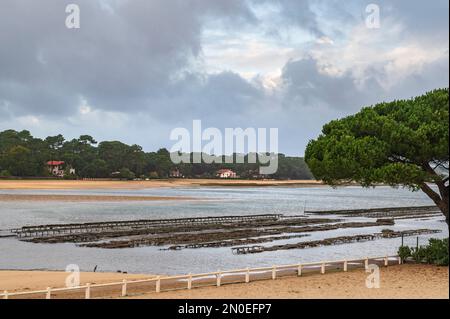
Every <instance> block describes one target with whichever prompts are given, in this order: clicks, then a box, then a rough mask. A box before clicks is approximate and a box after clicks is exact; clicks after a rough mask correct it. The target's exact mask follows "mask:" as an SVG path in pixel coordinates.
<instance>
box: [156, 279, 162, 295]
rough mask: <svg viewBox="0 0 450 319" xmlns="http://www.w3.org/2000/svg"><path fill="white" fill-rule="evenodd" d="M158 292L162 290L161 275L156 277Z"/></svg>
mask: <svg viewBox="0 0 450 319" xmlns="http://www.w3.org/2000/svg"><path fill="white" fill-rule="evenodd" d="M156 292H161V277H160V276H158V277H156Z"/></svg>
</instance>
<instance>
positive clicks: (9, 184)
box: [0, 179, 322, 190]
mask: <svg viewBox="0 0 450 319" xmlns="http://www.w3.org/2000/svg"><path fill="white" fill-rule="evenodd" d="M320 185H322V183H321V182H319V181H312V180H291V181H276V180H255V181H250V180H231V179H230V180H219V179H167V180H150V181H108V180H105V181H82V180H80V181H72V180H70V181H68V180H0V189H1V190H16V189H26V190H34V189H36V190H38V189H42V190H53V189H145V188H159V187H202V186H205V187H206V186H222V187H228V186H229V187H239V186H241V187H258V186H291V187H295V186H297V187H308V186H320Z"/></svg>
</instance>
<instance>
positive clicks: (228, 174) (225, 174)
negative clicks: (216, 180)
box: [216, 169, 237, 178]
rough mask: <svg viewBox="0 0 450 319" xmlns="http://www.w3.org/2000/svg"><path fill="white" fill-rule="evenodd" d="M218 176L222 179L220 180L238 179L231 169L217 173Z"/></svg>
mask: <svg viewBox="0 0 450 319" xmlns="http://www.w3.org/2000/svg"><path fill="white" fill-rule="evenodd" d="M216 176H217V177H220V178H236V177H237V175H236V173H235V172H233V171H232V170H231V169H220V170H218V171H217V174H216Z"/></svg>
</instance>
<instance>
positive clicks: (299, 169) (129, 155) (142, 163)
mask: <svg viewBox="0 0 450 319" xmlns="http://www.w3.org/2000/svg"><path fill="white" fill-rule="evenodd" d="M190 158H191V162H192V159H193V154H192V153H191V154H190ZM48 161H64V162H65V163H66V165H67V166H69V167H71V168H74V169H75V170H76V176H75V177H80V178H110V177H118V178H124V179H132V178H134V177H139V178H142V177H145V178H147V177H148V178H167V177H169V176H170V172H171V171H172V170H175V169H178V170H179V171H180V173H181V174H182V175H183V176H184V177H190V178H196V177H201V178H215V177H216V172H217V170H219V169H221V168H229V169H233V170H234V171H235V172H236V173H237V174H238V175H239V176H241V177H242V178H253V176H255V175H257V174H258V173H257V172H258V169H259V166H260V164H259V163H254V164H249V163H247V162H248V161H247V160H246V163H243V164H240V163H236V162H235V163H234V164H219V163H212V164H207V163H204V162H203V163H198V164H190V163H181V164H178V165H175V164H173V163H172V161H171V158H170V153H169V151H168V150H167V149H165V148H162V149H160V150H158V151H156V152H149V153H147V152H144V151H143V149H142V147H141V146H139V145H127V144H125V143H122V142H119V141H103V142H100V143H98V142H97V141H96V140H95V139H94V138H93V137H91V136H89V135H81V136H80V137H79V138H77V139H72V140H66V139H65V138H64V136H62V135H56V136H49V137H47V138H45V139H39V138H34V137H33V136H32V135H31V134H30V132H28V131H21V132H17V131H14V130H7V131H3V132H0V176H18V177H41V176H49V171H48V169H47V167H46V163H47V162H48ZM223 163H225V159H223ZM271 177H272V178H275V179H312V178H313V177H312V174H311V172H310V171H309V169H308V167H307V166H306V164H305V161H304V159H303V158H301V157H285V156H284V155H283V154H279V169H278V171H277V173H276V174H274V175H272V176H271Z"/></svg>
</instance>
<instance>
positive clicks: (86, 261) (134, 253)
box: [0, 186, 448, 274]
mask: <svg viewBox="0 0 450 319" xmlns="http://www.w3.org/2000/svg"><path fill="white" fill-rule="evenodd" d="M0 194H70V195H123V196H126V195H136V196H138V195H153V196H188V197H194V198H202V200H193V201H154V202H40V201H37V202H27V201H16V202H1V203H0V205H1V206H0V230H5V229H10V228H14V227H21V226H25V225H40V224H58V223H83V222H96V221H108V220H134V219H159V218H179V217H200V216H220V215H247V214H248V215H251V214H267V213H280V214H285V215H299V214H303V213H304V211H305V209H306V210H307V211H317V210H336V209H358V208H377V207H378V208H382V207H402V206H426V205H433V203H432V201H431V200H430V199H428V197H427V196H426V195H425V194H423V193H422V192H411V191H409V190H406V189H393V188H390V187H377V188H375V189H372V188H370V189H365V188H361V187H357V186H351V187H340V188H337V189H333V188H330V187H235V188H233V187H228V188H227V187H190V188H158V189H139V190H117V189H113V190H111V189H108V190H51V191H44V190H39V191H36V190H29V191H28V190H27V191H25V190H20V191H19V190H17V191H11V190H5V191H2V190H0ZM331 217H336V216H332V215H331ZM339 218H342V217H339ZM346 220H347V221H348V220H351V221H367V220H370V219H368V218H364V217H352V218H346ZM372 220H373V219H372ZM443 220H444V218H443V217H442V218H441V217H434V218H423V219H403V220H396V225H395V226H388V227H386V226H383V227H381V226H377V227H366V228H359V229H358V228H356V229H337V230H331V231H322V232H316V233H311V235H310V236H308V237H304V238H295V239H289V240H278V241H274V242H271V243H267V244H266V245H275V244H280V243H296V242H301V241H310V240H316V239H323V238H329V237H337V236H347V235H356V234H370V233H375V232H380V231H381V230H382V229H384V228H390V229H394V230H406V229H419V228H430V229H440V230H442V233H438V234H433V235H422V236H419V240H420V244H426V242H427V240H428V238H430V237H436V238H444V237H448V227H447V224H446V223H445V222H442V221H443ZM405 241H406V243H407V244H410V245H415V242H416V237H410V238H405ZM400 243H401V239H398V238H397V239H380V240H375V241H370V242H362V243H352V244H344V245H336V246H328V247H317V248H309V249H294V250H284V251H283V250H281V251H273V252H264V253H260V254H253V255H252V254H250V255H233V254H232V253H231V248H230V247H226V248H202V249H184V250H181V251H166V250H160V247H139V248H129V249H128V248H127V249H114V250H106V249H99V248H83V247H77V246H76V245H75V244H70V243H69V244H33V243H26V242H21V241H19V240H17V239H15V238H0V269H27V270H29V269H50V270H64V269H65V268H66V266H67V265H70V264H76V265H79V267H80V269H81V270H82V271H92V270H93V269H94V267H95V266H97V271H113V272H115V271H118V270H121V271H127V272H129V273H149V274H184V273H189V272H192V273H199V272H209V271H216V270H218V269H222V270H226V269H235V268H245V267H259V266H271V265H274V264H278V265H279V264H293V263H301V262H313V261H321V260H335V259H344V258H363V257H366V256H369V257H375V256H384V255H386V254H388V255H392V254H396V252H397V249H398V246H399V245H400Z"/></svg>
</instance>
